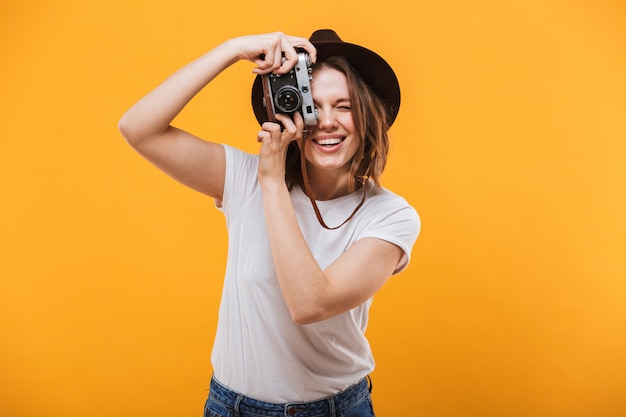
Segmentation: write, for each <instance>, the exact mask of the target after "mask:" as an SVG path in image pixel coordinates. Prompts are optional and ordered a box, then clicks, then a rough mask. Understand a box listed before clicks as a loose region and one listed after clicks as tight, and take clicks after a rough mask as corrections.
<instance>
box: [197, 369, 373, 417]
mask: <svg viewBox="0 0 626 417" xmlns="http://www.w3.org/2000/svg"><path fill="white" fill-rule="evenodd" d="M204 417H374V410H373V409H372V399H371V396H370V386H369V385H368V381H367V379H365V378H363V379H362V380H361V381H359V382H358V383H357V384H355V385H353V386H351V387H349V388H348V389H346V390H344V391H341V392H339V393H337V394H335V395H332V396H330V397H327V398H324V399H322V400H318V401H312V402H306V403H283V404H274V403H266V402H263V401H258V400H255V399H252V398H248V397H245V396H243V395H241V394H238V393H236V392H235V391H231V390H230V389H228V388H227V387H225V386H224V385H222V384H220V383H219V382H218V381H217V380H216V379H215V378H213V379H211V391H210V393H209V398H208V399H207V401H206V405H205V406H204Z"/></svg>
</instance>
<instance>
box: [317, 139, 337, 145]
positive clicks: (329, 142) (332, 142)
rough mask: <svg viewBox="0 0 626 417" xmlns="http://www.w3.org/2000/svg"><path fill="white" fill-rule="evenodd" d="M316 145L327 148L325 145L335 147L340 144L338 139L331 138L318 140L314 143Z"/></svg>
mask: <svg viewBox="0 0 626 417" xmlns="http://www.w3.org/2000/svg"><path fill="white" fill-rule="evenodd" d="M316 142H317V143H318V145H323V146H327V145H337V144H338V143H341V139H339V138H333V139H319V140H317V141H316Z"/></svg>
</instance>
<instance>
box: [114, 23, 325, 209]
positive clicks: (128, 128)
mask: <svg viewBox="0 0 626 417" xmlns="http://www.w3.org/2000/svg"><path fill="white" fill-rule="evenodd" d="M296 46H299V47H304V48H306V49H307V50H309V52H310V53H311V54H313V56H314V54H315V49H314V48H313V46H312V45H311V44H310V43H309V42H308V40H306V39H303V38H296V37H290V36H286V35H284V34H282V33H271V34H267V35H256V36H247V37H240V38H234V39H231V40H228V41H226V42H224V43H222V44H221V45H219V46H217V47H216V48H214V49H213V50H211V51H210V52H208V53H207V54H205V55H203V56H202V57H200V58H198V59H197V60H195V61H194V62H192V63H190V64H188V65H187V66H185V67H183V68H182V69H180V70H178V71H177V72H176V73H174V74H173V75H172V76H170V77H169V78H168V79H167V80H165V81H164V82H163V83H162V84H161V85H159V86H158V87H156V88H155V89H154V90H152V91H151V92H150V93H149V94H148V95H146V96H145V97H143V98H142V99H141V100H139V101H138V102H137V103H136V104H135V105H134V106H132V107H131V108H130V109H129V110H128V111H127V112H126V113H125V114H124V115H123V116H122V118H121V120H120V122H119V129H120V132H121V133H122V135H123V136H124V138H125V139H126V140H127V141H128V143H129V144H130V145H131V146H132V147H133V148H134V149H135V150H137V152H139V153H140V154H141V155H143V156H144V157H145V158H146V159H147V160H148V161H150V162H151V163H153V164H154V165H155V166H157V167H158V168H159V169H161V170H162V171H164V172H165V173H166V174H168V175H170V176H171V177H173V178H174V179H176V180H178V181H180V182H181V183H183V184H185V185H187V186H189V187H191V188H193V189H195V190H197V191H200V192H202V193H204V194H207V195H209V196H211V197H214V198H217V199H221V198H222V194H223V191H224V175H225V155H224V150H223V148H222V147H221V146H220V145H218V144H216V143H211V142H207V141H204V140H201V139H199V138H197V137H195V136H193V135H191V134H190V133H187V132H185V131H183V130H180V129H177V128H175V127H173V126H172V125H171V122H172V120H173V119H174V118H175V117H176V115H177V114H178V113H179V112H180V111H181V110H182V109H183V108H184V107H185V105H186V104H187V103H188V102H189V101H190V100H191V99H192V98H193V97H194V96H195V95H196V94H197V93H198V92H199V91H200V90H201V89H202V88H204V87H205V86H206V85H207V84H208V83H210V82H211V81H212V80H213V79H214V78H215V77H216V76H217V75H218V74H219V73H220V72H222V71H224V70H225V69H226V68H227V67H229V66H230V65H232V64H234V63H235V62H237V61H239V60H249V61H253V62H254V63H255V64H256V65H257V66H256V68H254V70H253V72H254V73H267V72H276V73H284V72H287V71H289V70H290V69H291V67H293V65H294V64H295V62H296V61H297V53H296V52H295V49H294V48H295V47H296ZM281 51H287V52H288V55H287V60H286V61H285V62H284V63H283V62H282V56H281Z"/></svg>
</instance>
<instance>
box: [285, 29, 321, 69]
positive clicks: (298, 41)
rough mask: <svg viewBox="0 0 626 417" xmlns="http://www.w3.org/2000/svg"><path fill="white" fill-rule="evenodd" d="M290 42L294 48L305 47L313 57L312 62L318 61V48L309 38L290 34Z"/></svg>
mask: <svg viewBox="0 0 626 417" xmlns="http://www.w3.org/2000/svg"><path fill="white" fill-rule="evenodd" d="M288 39H289V43H290V44H291V45H292V46H293V48H302V49H304V50H305V51H306V52H307V53H308V54H309V57H310V58H311V62H312V63H315V62H317V49H315V46H313V44H312V43H311V41H309V40H308V39H307V38H301V37H297V36H288Z"/></svg>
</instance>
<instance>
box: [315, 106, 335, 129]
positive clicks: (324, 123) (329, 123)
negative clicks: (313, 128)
mask: <svg viewBox="0 0 626 417" xmlns="http://www.w3.org/2000/svg"><path fill="white" fill-rule="evenodd" d="M317 126H318V127H319V128H320V129H333V128H335V127H336V126H337V119H336V118H335V114H334V113H333V112H332V110H330V109H318V110H317Z"/></svg>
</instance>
